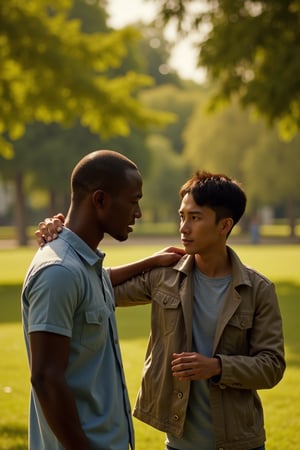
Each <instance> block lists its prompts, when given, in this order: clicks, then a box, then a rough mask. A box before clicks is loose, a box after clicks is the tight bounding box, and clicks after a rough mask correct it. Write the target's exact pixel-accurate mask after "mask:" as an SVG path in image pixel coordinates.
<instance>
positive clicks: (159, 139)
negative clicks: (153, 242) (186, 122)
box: [143, 134, 189, 222]
mask: <svg viewBox="0 0 300 450" xmlns="http://www.w3.org/2000/svg"><path fill="white" fill-rule="evenodd" d="M147 141H148V146H149V148H150V162H149V165H150V167H149V170H148V173H147V176H145V177H144V186H143V191H144V198H143V210H144V212H145V214H144V215H145V216H146V215H148V218H150V220H151V221H153V222H164V221H165V222H173V221H174V222H176V221H177V220H178V213H177V211H178V207H179V194H178V192H179V188H180V186H181V185H182V184H183V182H184V181H185V180H186V179H187V177H188V175H189V174H188V167H187V165H186V164H185V162H184V160H183V158H182V157H181V156H180V155H178V154H176V153H175V152H174V150H173V149H172V147H171V143H170V141H169V140H168V139H166V138H165V137H163V136H161V135H154V134H153V135H149V136H148V138H147Z"/></svg>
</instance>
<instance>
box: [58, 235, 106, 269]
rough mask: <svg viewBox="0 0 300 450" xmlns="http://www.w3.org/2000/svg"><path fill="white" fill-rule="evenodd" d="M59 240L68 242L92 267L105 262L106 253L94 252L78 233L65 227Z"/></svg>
mask: <svg viewBox="0 0 300 450" xmlns="http://www.w3.org/2000/svg"><path fill="white" fill-rule="evenodd" d="M59 238H61V239H63V240H64V241H65V242H67V243H68V244H69V245H70V246H71V247H72V248H73V250H74V251H75V252H76V253H77V254H78V255H79V256H80V257H81V258H82V259H84V260H85V261H86V262H87V263H88V264H89V265H90V266H94V265H95V264H99V263H101V264H102V262H103V260H104V257H105V253H103V252H101V251H100V250H96V251H94V250H92V249H91V247H89V246H88V245H87V243H86V242H84V241H83V240H82V239H81V238H80V237H79V236H78V235H77V234H76V233H74V232H73V231H71V230H70V229H69V228H66V227H64V228H63V230H62V232H61V233H60V234H59Z"/></svg>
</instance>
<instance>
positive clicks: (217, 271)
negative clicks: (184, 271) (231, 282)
mask: <svg viewBox="0 0 300 450" xmlns="http://www.w3.org/2000/svg"><path fill="white" fill-rule="evenodd" d="M195 263H196V266H197V268H198V269H199V270H200V272H202V273H204V275H206V276H208V277H211V278H215V277H223V276H226V275H229V274H230V273H231V264H230V260H229V257H228V254H227V250H226V247H225V248H224V252H219V253H217V254H206V255H200V254H199V253H197V254H196V255H195Z"/></svg>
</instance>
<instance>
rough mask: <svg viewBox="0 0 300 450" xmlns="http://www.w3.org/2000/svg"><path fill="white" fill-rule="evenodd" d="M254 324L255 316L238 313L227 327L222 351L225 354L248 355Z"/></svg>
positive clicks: (222, 342)
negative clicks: (250, 334) (249, 336)
mask: <svg viewBox="0 0 300 450" xmlns="http://www.w3.org/2000/svg"><path fill="white" fill-rule="evenodd" d="M252 323H253V315H252V314H251V313H250V314H247V313H237V314H235V315H234V316H232V318H231V319H230V321H229V322H228V324H227V325H226V327H225V329H224V332H223V336H222V339H221V343H220V348H221V351H222V352H224V353H225V354H232V355H237V354H241V355H248V353H249V339H248V335H249V333H250V332H251V328H252Z"/></svg>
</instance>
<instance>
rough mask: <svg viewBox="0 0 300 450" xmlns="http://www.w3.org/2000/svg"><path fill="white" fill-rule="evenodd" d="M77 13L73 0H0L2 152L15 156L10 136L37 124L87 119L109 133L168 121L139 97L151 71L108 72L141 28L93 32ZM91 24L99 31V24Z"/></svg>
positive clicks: (92, 126)
mask: <svg viewBox="0 0 300 450" xmlns="http://www.w3.org/2000/svg"><path fill="white" fill-rule="evenodd" d="M80 3H81V5H83V6H84V5H85V6H87V5H88V4H89V5H90V8H99V6H98V5H96V4H95V3H94V4H92V3H90V2H88V1H84V0H82V1H81V2H79V0H77V2H76V7H77V9H78V5H80ZM74 16H75V17H76V11H75V12H74ZM77 16H78V12H77ZM71 17H72V2H71V1H69V0H56V1H55V2H53V1H51V2H50V1H49V0H31V1H30V2H23V1H22V0H14V1H12V2H1V4H0V65H1V72H0V95H1V107H0V137H1V140H2V141H1V144H2V145H1V148H2V150H1V153H2V155H3V156H6V157H8V156H11V155H12V144H11V141H12V140H16V139H18V138H19V137H20V136H22V134H23V133H24V130H25V126H26V124H28V123H30V122H32V121H41V122H44V123H50V122H57V123H62V124H65V125H70V124H72V123H73V122H74V120H77V119H78V118H80V121H81V124H82V125H83V126H85V127H88V128H89V129H90V130H91V131H92V132H94V133H98V134H101V135H102V136H104V137H108V136H111V135H114V134H117V135H127V134H128V133H129V130H130V124H135V125H137V126H141V127H145V126H146V125H147V124H148V123H149V121H150V122H153V123H159V122H161V121H164V120H165V119H166V118H167V116H166V115H164V114H158V113H157V112H156V113H155V112H154V111H150V110H147V109H146V108H144V107H143V106H142V105H141V103H140V101H139V100H138V97H137V93H138V91H139V89H140V88H141V87H145V86H149V85H150V84H151V83H152V80H151V78H150V77H149V76H146V75H142V74H137V73H135V72H134V71H132V70H129V71H128V72H127V73H125V74H123V75H121V76H115V77H114V78H111V77H110V75H109V71H110V70H111V69H115V68H117V67H119V66H120V64H121V62H122V59H123V58H124V57H125V56H126V53H127V48H126V47H127V45H128V43H129V42H132V41H134V40H136V39H137V38H138V33H137V31H136V30H134V29H133V28H130V27H126V28H123V29H122V30H118V31H111V32H100V31H97V32H94V33H89V34H87V33H84V32H82V30H85V28H84V27H81V21H80V20H79V19H75V18H71ZM85 17H87V14H85ZM95 17H96V15H95ZM101 20H102V19H101ZM102 22H103V20H102ZM92 27H93V29H95V28H96V27H95V24H94V23H93V24H92Z"/></svg>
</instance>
